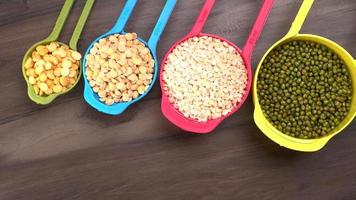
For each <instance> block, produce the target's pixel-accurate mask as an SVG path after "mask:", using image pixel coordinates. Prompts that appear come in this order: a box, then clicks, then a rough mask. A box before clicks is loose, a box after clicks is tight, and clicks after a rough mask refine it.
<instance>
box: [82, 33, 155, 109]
mask: <svg viewBox="0 0 356 200" xmlns="http://www.w3.org/2000/svg"><path fill="white" fill-rule="evenodd" d="M154 65H155V63H154V60H153V58H152V55H151V52H150V50H149V49H148V48H147V47H146V46H145V44H144V43H142V42H140V41H139V40H138V39H137V35H136V33H127V34H124V35H120V34H115V35H111V36H109V37H106V38H102V39H100V40H99V41H98V42H97V43H96V44H94V46H93V48H92V49H91V50H90V53H89V54H88V56H87V57H86V71H85V74H86V77H87V79H88V81H89V84H90V86H91V87H92V89H93V91H94V92H95V93H97V94H98V96H99V98H100V101H101V102H103V103H105V104H106V105H109V106H110V105H113V104H114V103H119V102H129V101H132V100H133V99H136V98H138V97H139V96H140V95H142V94H143V93H145V91H146V90H147V89H148V87H149V85H150V84H151V82H152V79H153V72H154Z"/></svg>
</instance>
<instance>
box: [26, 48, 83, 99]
mask: <svg viewBox="0 0 356 200" xmlns="http://www.w3.org/2000/svg"><path fill="white" fill-rule="evenodd" d="M80 59H81V55H80V53H78V52H76V51H73V50H71V49H69V47H68V46H66V45H62V44H60V43H57V42H52V43H50V44H49V45H39V46H37V47H36V49H35V50H34V51H33V52H32V55H31V57H29V58H28V59H27V60H26V62H25V69H26V76H27V77H28V82H29V83H30V84H31V85H32V86H33V89H34V91H35V93H36V94H37V95H39V96H46V95H50V94H56V93H61V92H65V91H67V90H68V89H69V88H71V87H72V86H73V85H74V83H75V82H76V81H77V79H78V77H79V61H80Z"/></svg>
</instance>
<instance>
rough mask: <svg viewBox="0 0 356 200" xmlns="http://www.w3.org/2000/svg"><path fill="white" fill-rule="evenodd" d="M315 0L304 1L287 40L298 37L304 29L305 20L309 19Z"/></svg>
mask: <svg viewBox="0 0 356 200" xmlns="http://www.w3.org/2000/svg"><path fill="white" fill-rule="evenodd" d="M313 3H314V0H304V1H303V4H302V6H301V7H300V9H299V11H298V14H297V16H296V17H295V19H294V21H293V24H292V26H291V28H290V29H289V32H288V33H287V35H286V36H285V38H289V37H293V36H295V35H297V34H298V33H299V31H300V29H301V28H302V25H303V23H304V20H305V18H306V17H307V15H308V13H309V10H310V8H311V7H312V5H313Z"/></svg>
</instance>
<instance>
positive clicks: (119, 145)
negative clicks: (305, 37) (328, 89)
mask: <svg viewBox="0 0 356 200" xmlns="http://www.w3.org/2000/svg"><path fill="white" fill-rule="evenodd" d="M63 2H64V1H63V0H51V1H45V0H0V47H1V48H0V80H1V84H0V97H1V98H0V199H1V200H15V199H16V200H32V199H41V200H42V199H44V200H45V199H50V200H57V199H66V200H70V199H86V200H87V199H100V200H102V199H155V200H158V199H207V200H209V199H313V200H314V199H323V200H324V199H337V200H340V199H345V200H353V199H356V158H355V155H356V123H355V122H353V123H352V124H351V125H350V126H349V127H348V128H347V129H346V130H345V131H344V132H343V133H342V134H340V135H338V136H337V137H335V138H334V139H333V140H332V141H331V142H330V143H329V144H328V145H327V146H326V148H324V149H323V150H321V151H319V152H317V153H312V154H305V153H298V152H294V151H290V150H287V149H284V148H282V147H279V146H278V145H276V144H275V143H273V142H272V141H270V140H269V139H267V137H265V136H264V135H263V134H262V133H261V132H260V131H259V130H258V128H257V127H256V126H255V124H254V122H253V120H252V113H253V105H252V100H251V98H249V99H248V101H247V102H246V103H245V105H244V106H243V108H242V109H241V110H239V111H238V112H237V113H236V114H234V115H233V116H232V117H230V118H229V119H227V120H226V121H225V122H224V123H223V124H221V126H219V128H218V129H217V130H216V131H214V132H213V133H212V134H209V135H204V136H196V135H190V134H186V133H184V132H182V131H181V130H179V129H178V128H176V127H174V126H173V125H172V124H170V123H169V122H168V121H167V120H166V119H165V118H164V117H163V116H162V114H161V113H160V95H161V94H160V90H159V85H158V83H157V84H156V85H155V86H154V89H153V91H152V92H151V93H150V94H149V95H148V96H147V97H146V98H145V99H144V100H143V101H142V102H140V103H138V104H136V105H134V106H132V107H131V108H130V109H128V110H127V112H125V113H124V114H123V115H121V116H117V117H111V116H106V115H103V114H100V113H98V112H96V111H95V110H93V109H92V108H91V107H90V106H88V105H87V104H86V103H85V102H84V100H83V98H82V89H83V85H82V82H81V83H80V84H79V85H78V87H77V88H76V89H74V91H73V92H71V93H70V94H68V95H66V96H63V97H60V98H59V99H58V100H57V101H55V102H54V103H53V104H52V105H50V106H45V107H41V106H37V105H35V104H33V103H32V102H31V101H30V100H29V99H28V98H27V95H26V89H25V83H24V81H23V79H22V74H21V61H22V57H23V55H24V53H25V51H26V49H27V48H28V47H30V46H31V45H32V44H33V43H34V42H36V41H38V40H41V39H42V38H44V37H46V36H47V35H48V34H49V33H50V31H51V28H52V26H53V24H54V22H55V19H56V17H57V15H58V13H59V10H60V8H61V6H62V4H63ZM84 3H85V1H84V0H77V1H76V3H75V5H74V8H73V10H72V13H71V16H70V18H69V19H68V22H67V24H66V26H65V28H64V30H63V34H62V36H61V41H63V42H65V41H68V40H69V38H70V35H71V32H72V30H73V26H74V24H75V23H76V20H77V18H78V17H79V14H80V11H81V9H82V7H83V5H84ZM203 3H204V1H203V0H194V1H190V0H179V1H178V3H177V6H176V9H175V11H174V13H173V16H172V18H171V20H170V22H169V24H168V26H167V28H166V31H165V33H164V35H163V36H162V38H161V42H160V43H159V46H158V58H159V60H161V59H162V57H163V55H164V53H165V51H167V49H168V48H169V46H171V45H172V44H173V43H174V42H175V41H176V40H178V39H179V38H181V37H182V36H184V35H185V34H186V33H188V31H189V30H190V28H191V27H192V25H193V23H194V19H195V18H196V16H197V15H198V12H199V9H200V8H201V6H202V4H203ZM300 3H301V1H300V0H299V1H296V0H276V3H275V5H274V8H273V10H272V13H271V15H270V17H269V20H268V22H267V24H266V27H265V29H264V32H263V34H262V36H261V39H260V41H259V42H258V44H257V46H256V50H255V52H254V54H253V60H252V66H254V67H255V66H256V65H257V63H258V62H259V59H261V57H262V55H263V54H264V52H265V51H266V50H267V49H268V48H269V47H270V46H271V45H272V44H273V43H274V42H275V41H277V40H278V39H279V38H281V37H282V36H283V35H284V34H285V33H286V32H287V31H288V29H289V27H290V24H291V21H292V20H293V19H294V16H295V15H296V12H297V10H298V8H299V6H300ZM123 4H124V1H123V0H120V1H119V0H105V1H104V0H98V1H97V2H96V4H95V6H94V8H93V11H92V14H91V16H90V18H89V20H88V23H87V25H86V27H85V30H84V32H83V35H82V39H81V40H80V42H79V47H78V48H79V50H80V51H81V52H84V51H85V49H86V47H87V46H88V45H89V43H90V42H91V41H92V40H93V39H94V38H95V37H96V36H99V35H100V34H102V33H104V32H105V31H106V30H108V29H109V28H110V27H111V25H112V24H113V23H114V21H115V20H116V17H117V16H118V14H119V13H120V11H121V9H122V7H123ZM163 4H164V1H163V0H161V1H159V0H155V1H149V0H140V1H139V4H138V6H137V8H136V9H135V11H134V14H133V16H132V18H131V19H130V21H129V24H128V26H127V28H126V30H127V31H135V32H137V33H138V34H139V35H140V36H141V37H143V38H148V37H149V34H150V32H151V31H152V28H153V25H154V23H155V21H156V19H157V17H158V15H159V12H160V10H161V8H162V6H163ZM260 5H261V1H257V0H219V1H217V3H216V6H215V8H214V10H213V12H212V14H211V16H210V18H209V20H208V22H207V25H206V27H205V32H208V33H213V34H217V35H221V36H223V37H226V38H227V39H229V40H231V41H232V42H234V43H236V44H237V45H238V46H239V47H242V46H243V44H244V41H245V39H246V37H247V35H248V33H249V30H250V28H251V26H252V23H253V20H254V19H255V17H256V15H257V12H258V10H259V7H260ZM355 20H356V2H355V1H354V0H340V1H334V0H317V1H316V2H315V5H314V6H313V8H312V11H311V13H310V14H309V16H308V19H307V20H306V22H305V24H304V26H303V29H302V32H304V33H313V34H319V35H322V36H325V37H327V38H330V39H332V40H334V41H336V42H337V43H339V44H340V45H342V46H344V47H345V48H346V49H347V50H348V51H349V52H350V53H351V54H353V55H354V56H356V45H355V43H356V24H355V23H354V22H355Z"/></svg>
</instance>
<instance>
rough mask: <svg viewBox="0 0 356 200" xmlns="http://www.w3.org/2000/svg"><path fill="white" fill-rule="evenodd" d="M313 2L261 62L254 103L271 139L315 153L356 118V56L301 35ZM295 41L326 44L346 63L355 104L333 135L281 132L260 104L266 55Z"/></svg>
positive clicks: (256, 115)
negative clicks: (297, 135) (303, 135)
mask: <svg viewBox="0 0 356 200" xmlns="http://www.w3.org/2000/svg"><path fill="white" fill-rule="evenodd" d="M312 4H313V0H304V1H303V4H302V6H301V8H300V10H299V12H298V14H297V16H296V18H295V20H294V22H293V24H292V26H291V28H290V30H289V32H288V33H287V34H286V35H285V36H284V37H283V38H282V39H281V40H279V41H278V42H276V43H275V44H274V45H273V46H272V47H271V48H270V49H269V50H268V51H267V52H266V54H265V55H264V56H263V58H262V59H261V61H260V63H259V65H258V67H257V70H256V74H255V77H254V82H253V101H254V105H255V111H254V120H255V123H256V125H257V126H258V128H259V129H260V130H261V131H262V132H263V133H264V134H265V135H266V136H267V137H269V138H270V139H271V140H273V141H274V142H276V143H278V144H279V145H281V146H284V147H286V148H289V149H293V150H297V151H305V152H312V151H317V150H319V149H321V148H322V147H323V146H324V145H325V144H326V143H327V142H328V141H329V140H330V139H331V138H332V137H334V136H335V135H336V134H338V133H339V132H340V131H342V130H343V129H344V128H346V127H347V125H349V124H350V123H351V121H352V120H353V119H354V117H355V115H356V93H355V89H356V61H355V60H354V59H353V57H352V56H351V55H350V54H349V53H348V52H347V51H346V50H345V49H344V48H342V47H341V46H339V45H338V44H336V43H335V42H333V41H331V40H328V39H326V38H324V37H320V36H317V35H311V34H299V31H300V29H301V27H302V25H303V22H304V20H305V18H306V16H307V14H308V12H309V10H310V8H311V7H312ZM293 40H308V41H313V42H316V43H319V44H322V45H325V46H327V47H328V48H329V49H331V50H333V51H334V52H335V53H336V54H337V55H339V56H340V58H341V59H342V60H343V61H344V62H345V64H346V66H347V68H348V70H349V72H350V75H351V79H352V87H353V96H352V102H351V108H350V112H349V113H348V114H347V116H346V118H345V119H344V120H343V121H342V122H341V123H340V125H339V126H337V127H336V128H335V129H334V130H333V131H332V132H331V133H329V134H328V135H326V136H324V137H322V138H316V139H299V138H294V137H291V136H288V135H285V134H283V133H282V132H281V131H279V130H277V129H276V128H275V127H273V125H272V124H271V123H270V122H269V121H268V120H267V119H266V117H265V116H264V115H263V112H262V109H261V106H260V104H259V100H258V96H257V78H258V73H259V70H260V68H261V65H262V63H263V61H264V59H265V58H266V56H267V55H268V54H269V53H270V52H271V51H272V50H273V49H274V48H276V47H277V46H280V45H282V44H285V43H286V42H290V41H293Z"/></svg>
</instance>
